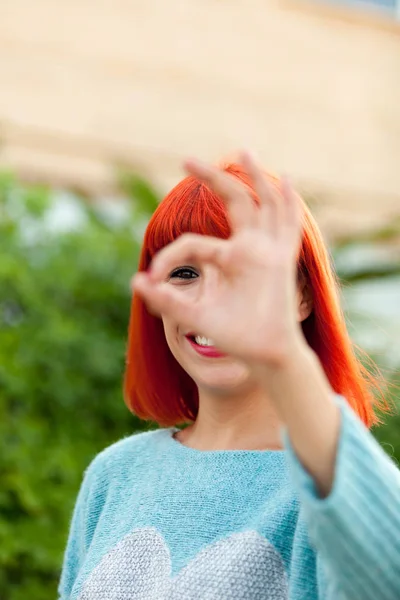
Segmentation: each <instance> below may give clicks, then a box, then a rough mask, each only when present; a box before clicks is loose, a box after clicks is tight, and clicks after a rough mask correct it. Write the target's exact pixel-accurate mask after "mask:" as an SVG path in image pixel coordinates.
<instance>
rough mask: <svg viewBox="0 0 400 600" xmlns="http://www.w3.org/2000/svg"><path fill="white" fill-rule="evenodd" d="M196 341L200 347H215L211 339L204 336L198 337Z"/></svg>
mask: <svg viewBox="0 0 400 600" xmlns="http://www.w3.org/2000/svg"><path fill="white" fill-rule="evenodd" d="M194 339H195V341H196V344H199V346H214V342H213V341H212V340H210V338H206V337H203V336H202V335H196V336H195V338H194Z"/></svg>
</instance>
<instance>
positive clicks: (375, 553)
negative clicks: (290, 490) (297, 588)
mask: <svg viewBox="0 0 400 600" xmlns="http://www.w3.org/2000/svg"><path fill="white" fill-rule="evenodd" d="M336 401H337V402H338V404H339V407H340V411H341V430H340V435H339V443H338V450H337V457H336V465H335V478H334V482H333V487H332V490H331V492H330V494H329V495H328V496H327V497H326V498H320V497H319V495H318V492H317V489H316V486H315V483H314V480H313V478H312V477H311V476H310V474H309V473H308V472H307V471H306V470H305V469H304V467H303V466H302V464H301V463H300V461H299V459H298V458H297V456H296V454H295V452H294V450H293V447H292V446H291V443H290V440H289V436H288V434H287V432H286V431H284V433H283V439H284V443H285V447H286V449H287V450H288V453H287V454H288V460H289V466H290V469H291V473H292V479H293V481H294V484H295V486H296V488H297V491H298V494H299V498H300V502H301V505H302V508H303V514H304V518H305V520H306V523H307V526H308V530H309V535H310V540H311V541H312V543H313V545H314V546H315V549H316V551H317V554H318V558H319V561H320V573H319V576H320V578H322V579H323V580H324V581H325V582H326V587H327V589H329V598H331V597H332V598H335V600H339V599H340V600H361V599H362V600H399V598H400V472H399V470H398V469H397V467H396V465H395V464H394V462H393V461H392V460H391V459H390V458H389V457H388V456H387V455H386V453H385V452H384V450H383V449H382V448H381V447H380V445H379V444H378V442H377V441H376V440H375V439H374V437H373V436H372V434H371V433H370V431H369V430H368V429H367V428H366V427H365V426H364V424H363V423H362V422H361V421H360V419H359V418H358V417H357V416H356V415H355V413H354V412H353V410H352V409H351V408H350V406H349V405H348V403H347V402H346V401H345V399H344V398H343V397H342V396H336ZM321 598H324V599H325V596H322V597H321Z"/></svg>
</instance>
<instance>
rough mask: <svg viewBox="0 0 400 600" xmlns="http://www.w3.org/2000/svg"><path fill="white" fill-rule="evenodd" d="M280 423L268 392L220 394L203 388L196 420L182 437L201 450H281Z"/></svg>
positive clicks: (180, 434)
mask: <svg viewBox="0 0 400 600" xmlns="http://www.w3.org/2000/svg"><path fill="white" fill-rule="evenodd" d="M280 425H281V424H280V422H279V420H278V416H277V414H276V412H275V411H274V409H273V408H272V406H271V404H270V402H268V399H267V398H266V396H265V393H261V392H260V391H253V392H252V393H248V394H244V395H241V396H237V397H236V396H229V397H225V396H224V397H221V396H219V397H216V396H215V395H212V394H210V393H209V392H203V391H201V390H199V412H198V415H197V418H196V421H195V422H194V423H193V424H192V425H189V426H188V427H187V428H185V429H184V430H183V431H181V432H180V433H179V436H178V438H179V440H180V441H181V442H182V443H184V444H185V445H187V446H190V447H191V448H195V449H197V450H281V449H282V442H281V436H280Z"/></svg>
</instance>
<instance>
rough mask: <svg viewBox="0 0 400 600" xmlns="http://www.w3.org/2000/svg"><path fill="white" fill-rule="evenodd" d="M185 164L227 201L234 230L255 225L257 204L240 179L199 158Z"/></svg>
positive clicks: (193, 173) (187, 168) (186, 167)
mask: <svg viewBox="0 0 400 600" xmlns="http://www.w3.org/2000/svg"><path fill="white" fill-rule="evenodd" d="M184 166H185V169H186V170H187V171H188V172H189V173H190V174H191V175H194V176H195V177H197V178H198V179H201V180H203V181H204V182H205V183H207V185H209V186H210V188H211V189H213V190H214V192H216V193H217V194H218V196H220V197H221V198H222V200H223V201H224V202H225V205H226V208H227V211H228V216H229V222H230V224H231V227H232V231H238V230H240V229H243V228H245V227H254V226H255V224H256V222H257V221H256V214H257V213H256V211H257V209H256V206H255V205H254V202H253V200H252V198H251V196H250V194H249V193H248V192H247V191H246V189H245V187H244V185H243V184H242V183H241V182H240V181H239V180H237V179H235V177H233V176H232V175H230V174H229V173H226V172H225V171H223V170H222V169H219V168H218V167H214V166H211V165H208V164H206V163H203V162H201V161H199V160H194V159H190V160H187V161H185V163H184Z"/></svg>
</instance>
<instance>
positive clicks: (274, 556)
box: [78, 527, 288, 600]
mask: <svg viewBox="0 0 400 600" xmlns="http://www.w3.org/2000/svg"><path fill="white" fill-rule="evenodd" d="M266 598H268V599H269V600H287V598H288V584H287V577H286V574H285V569H284V564H283V561H282V558H281V557H280V555H279V553H278V552H277V551H276V550H275V548H274V547H273V546H272V545H271V544H270V543H269V542H268V541H267V540H266V539H265V538H264V537H263V536H262V535H260V534H259V533H257V532H256V531H253V530H248V531H244V532H240V533H234V534H232V535H229V536H227V537H225V538H223V539H220V540H218V541H216V542H213V543H212V544H209V545H208V546H206V547H205V548H203V549H202V550H201V551H200V552H199V553H198V554H197V555H196V556H195V557H194V558H193V559H192V560H191V561H190V562H189V563H188V564H187V565H186V566H185V567H183V568H182V569H181V570H180V571H179V572H178V573H177V575H176V576H174V577H171V559H170V552H169V549H168V546H167V544H166V542H165V540H164V538H163V537H162V535H161V534H160V533H159V531H157V529H155V528H154V527H144V528H140V529H136V530H135V531H133V532H131V533H129V534H128V535H126V536H125V537H124V538H123V539H122V540H121V541H120V542H119V543H118V544H117V545H116V546H115V547H114V548H113V549H112V550H110V551H109V552H108V553H107V554H106V555H105V556H104V557H103V558H102V560H101V561H100V563H99V564H98V565H97V566H96V567H95V568H94V569H93V571H92V572H91V573H90V575H89V576H88V578H87V579H86V581H85V582H84V584H83V586H82V589H81V593H80V595H79V597H78V600H182V599H184V600H202V599H203V600H265V599H266Z"/></svg>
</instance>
